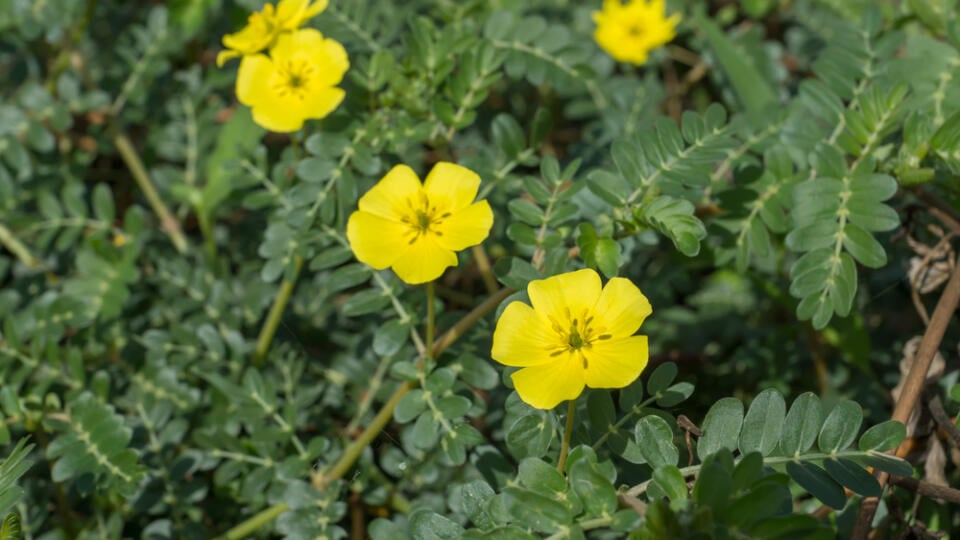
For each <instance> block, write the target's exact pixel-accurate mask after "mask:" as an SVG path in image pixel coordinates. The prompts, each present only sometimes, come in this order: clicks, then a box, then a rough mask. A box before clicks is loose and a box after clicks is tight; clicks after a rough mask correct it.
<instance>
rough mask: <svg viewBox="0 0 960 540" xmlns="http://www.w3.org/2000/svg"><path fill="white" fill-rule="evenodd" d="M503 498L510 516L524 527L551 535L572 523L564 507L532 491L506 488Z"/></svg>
mask: <svg viewBox="0 0 960 540" xmlns="http://www.w3.org/2000/svg"><path fill="white" fill-rule="evenodd" d="M503 497H504V505H505V506H506V507H507V509H508V511H509V512H510V514H511V515H512V516H513V518H514V519H515V520H517V522H518V523H519V524H520V525H522V526H524V527H529V528H531V529H533V530H536V531H540V532H543V533H552V532H555V531H556V530H557V529H559V528H560V527H561V526H563V525H566V524H569V523H570V522H571V521H573V516H572V515H571V513H570V510H569V509H567V507H566V506H564V505H563V504H561V503H559V502H557V501H555V500H553V499H551V498H548V497H545V496H543V495H540V494H537V493H534V492H532V491H527V490H525V489H521V488H518V487H507V488H505V489H504V490H503Z"/></svg>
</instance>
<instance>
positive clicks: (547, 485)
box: [517, 457, 567, 496]
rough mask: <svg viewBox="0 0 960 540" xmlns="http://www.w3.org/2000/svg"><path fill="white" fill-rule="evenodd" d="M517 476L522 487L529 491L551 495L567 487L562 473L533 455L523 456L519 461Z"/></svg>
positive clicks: (561, 491)
mask: <svg viewBox="0 0 960 540" xmlns="http://www.w3.org/2000/svg"><path fill="white" fill-rule="evenodd" d="M517 478H518V479H519V480H520V483H521V484H522V485H523V486H524V487H526V488H528V489H530V490H531V491H536V492H539V493H544V494H547V495H551V496H553V495H554V494H557V493H563V490H565V489H566V488H567V482H566V480H564V479H563V475H562V474H560V471H558V470H557V468H556V467H555V466H553V465H550V464H548V463H546V462H545V461H543V460H542V459H539V458H535V457H529V458H525V459H524V460H522V461H521V462H520V469H519V473H518V476H517Z"/></svg>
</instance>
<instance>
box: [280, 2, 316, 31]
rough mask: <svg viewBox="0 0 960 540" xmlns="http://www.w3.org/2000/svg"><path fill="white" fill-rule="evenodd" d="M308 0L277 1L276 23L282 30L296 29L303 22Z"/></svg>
mask: <svg viewBox="0 0 960 540" xmlns="http://www.w3.org/2000/svg"><path fill="white" fill-rule="evenodd" d="M308 1H309V0H280V2H279V3H277V24H278V25H279V26H280V27H281V28H283V29H284V30H296V29H297V28H299V27H300V24H301V23H302V22H303V14H304V12H305V11H306V8H307V2H308Z"/></svg>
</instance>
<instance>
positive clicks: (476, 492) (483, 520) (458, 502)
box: [387, 480, 494, 540]
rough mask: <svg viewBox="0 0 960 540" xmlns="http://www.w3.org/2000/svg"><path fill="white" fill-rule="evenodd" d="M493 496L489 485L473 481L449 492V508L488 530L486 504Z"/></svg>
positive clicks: (492, 523)
mask: <svg viewBox="0 0 960 540" xmlns="http://www.w3.org/2000/svg"><path fill="white" fill-rule="evenodd" d="M493 495H494V491H493V488H491V487H490V484H487V483H486V482H484V481H483V480H473V481H471V482H467V483H466V484H460V485H456V486H454V487H453V489H451V490H450V507H451V508H453V509H454V510H458V511H459V512H460V513H461V514H463V515H465V516H467V518H468V519H469V520H470V521H471V522H472V523H473V524H474V525H476V526H477V527H480V528H484V529H489V528H491V527H492V526H493V525H494V522H493V520H492V519H490V515H489V513H488V512H487V502H488V501H489V500H490V499H491V498H492V497H493ZM387 540H389V539H387Z"/></svg>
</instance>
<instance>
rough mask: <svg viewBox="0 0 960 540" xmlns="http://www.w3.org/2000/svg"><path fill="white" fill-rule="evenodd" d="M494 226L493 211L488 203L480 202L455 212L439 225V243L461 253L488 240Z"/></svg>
mask: <svg viewBox="0 0 960 540" xmlns="http://www.w3.org/2000/svg"><path fill="white" fill-rule="evenodd" d="M492 226H493V210H491V209H490V204H489V203H488V202H487V201H480V202H478V203H474V204H471V205H470V206H468V207H466V208H464V209H463V210H459V211H455V212H453V215H451V216H450V217H448V218H446V219H444V220H443V222H441V223H440V224H439V225H437V226H436V229H437V232H438V233H439V234H440V236H439V237H437V242H438V243H439V244H440V245H441V246H443V247H445V248H447V249H451V250H453V251H460V250H462V249H466V248H468V247H470V246H475V245H477V244H479V243H481V242H483V241H484V240H486V238H487V236H489V235H490V227H492Z"/></svg>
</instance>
